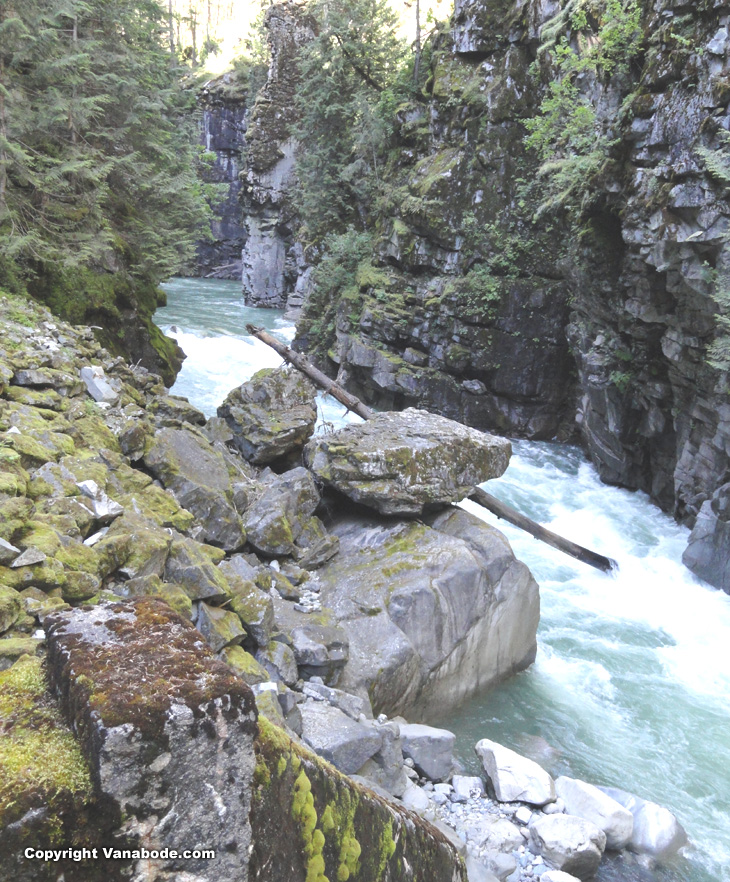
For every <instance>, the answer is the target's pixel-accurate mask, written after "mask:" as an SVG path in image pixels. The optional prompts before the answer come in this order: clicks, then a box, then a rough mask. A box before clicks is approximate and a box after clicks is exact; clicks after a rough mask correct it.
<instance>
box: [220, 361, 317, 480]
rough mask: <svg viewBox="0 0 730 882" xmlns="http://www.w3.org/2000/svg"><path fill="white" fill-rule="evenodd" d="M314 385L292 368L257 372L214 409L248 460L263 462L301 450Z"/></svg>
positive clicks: (308, 431) (312, 412)
mask: <svg viewBox="0 0 730 882" xmlns="http://www.w3.org/2000/svg"><path fill="white" fill-rule="evenodd" d="M314 396H315V390H314V386H313V385H312V384H311V383H310V382H309V380H307V379H306V378H305V377H303V376H302V375H301V374H300V373H298V372H297V371H295V370H293V369H288V368H276V369H266V370H262V371H259V372H258V373H256V374H254V376H253V377H252V378H251V379H250V380H249V381H248V382H247V383H244V384H243V385H242V386H239V387H238V388H237V389H233V390H232V391H231V392H229V394H228V396H227V398H226V400H225V401H224V402H223V404H222V405H221V406H220V407H219V408H218V416H219V417H223V419H225V420H226V422H227V423H228V426H229V427H230V429H231V431H232V432H233V442H234V444H235V445H236V447H237V448H238V449H239V450H240V451H241V453H242V454H243V456H244V457H245V458H246V459H247V460H248V461H249V462H253V463H257V464H265V463H270V462H274V461H275V460H277V459H281V458H282V457H284V456H287V455H288V454H291V453H292V452H294V451H298V450H301V449H302V447H303V446H304V444H305V443H306V441H307V440H308V439H309V438H310V437H311V435H312V433H313V432H314V424H315V422H316V419H317V407H316V404H315V397H314Z"/></svg>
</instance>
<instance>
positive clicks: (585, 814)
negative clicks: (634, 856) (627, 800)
mask: <svg viewBox="0 0 730 882" xmlns="http://www.w3.org/2000/svg"><path fill="white" fill-rule="evenodd" d="M555 791H556V793H557V795H558V796H559V797H560V798H561V799H562V800H563V802H564V803H565V810H566V812H567V813H568V814H569V815H575V816H576V817H578V818H584V819H585V820H586V821H590V822H591V823H592V824H595V825H596V827H598V828H599V829H601V830H603V832H604V833H605V834H606V848H610V849H613V850H615V851H619V850H620V849H622V848H625V847H626V846H627V844H628V842H629V840H630V839H631V834H632V832H633V829H634V818H633V816H632V814H631V812H630V811H629V810H628V809H626V808H624V807H623V806H622V805H621V804H620V803H618V802H616V800H615V799H612V798H611V797H610V796H608V794H606V793H604V792H603V791H602V790H599V789H598V787H594V785H593V784H587V783H586V782H585V781H579V780H578V779H577V778H567V777H565V776H561V777H560V778H558V779H557V780H556V781H555Z"/></svg>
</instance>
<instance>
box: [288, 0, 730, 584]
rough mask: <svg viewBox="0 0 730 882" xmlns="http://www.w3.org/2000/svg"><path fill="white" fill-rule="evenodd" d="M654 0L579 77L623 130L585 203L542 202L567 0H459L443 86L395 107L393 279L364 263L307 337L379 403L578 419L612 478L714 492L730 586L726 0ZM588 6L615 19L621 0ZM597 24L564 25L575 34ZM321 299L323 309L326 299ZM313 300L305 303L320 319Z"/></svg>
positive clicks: (720, 558) (523, 420)
mask: <svg viewBox="0 0 730 882" xmlns="http://www.w3.org/2000/svg"><path fill="white" fill-rule="evenodd" d="M562 5H563V6H565V4H562ZM578 5H580V4H578ZM573 7H575V8H577V6H576V4H573V5H572V6H571V8H573ZM636 8H637V14H638V33H639V36H640V42H641V48H640V50H638V51H637V52H636V53H634V55H633V57H632V58H631V61H630V64H628V65H626V66H624V68H621V66H620V65H619V64H616V65H615V66H614V67H613V68H610V69H609V67H607V68H606V69H605V70H603V71H602V72H599V73H598V74H595V73H583V74H581V75H579V76H577V77H575V79H574V85H575V88H576V96H577V97H576V99H575V100H576V102H577V101H581V102H587V104H588V105H589V106H590V108H591V111H590V112H591V113H593V114H594V115H595V131H596V132H603V133H604V138H605V139H607V141H606V143H604V144H603V146H602V148H601V149H602V150H603V151H604V152H603V154H602V158H601V162H600V163H599V165H598V166H597V167H596V168H595V169H594V171H593V172H592V173H591V174H590V175H589V174H586V175H585V176H584V179H583V180H577V181H576V180H574V181H573V182H572V185H573V186H577V188H578V190H579V191H580V192H581V194H582V196H581V198H580V199H578V200H577V203H574V207H573V209H572V210H571V211H569V212H567V213H561V212H559V211H558V212H556V211H552V212H548V213H547V214H543V215H542V217H541V218H540V219H539V220H538V221H536V220H535V216H536V209H537V208H538V206H539V205H540V204H541V202H544V200H545V198H547V196H548V190H547V187H548V177H546V176H544V175H542V176H541V175H540V174H538V167H539V165H540V162H541V160H540V158H539V157H538V156H537V155H535V154H533V153H530V152H529V151H528V150H527V149H526V147H525V143H524V139H525V136H526V134H527V133H528V130H527V126H526V121H527V120H529V119H535V118H536V117H538V115H539V108H540V102H541V101H542V98H543V97H544V96H545V95H546V94H547V92H546V90H547V88H548V84H549V83H550V81H557V80H559V79H560V76H561V72H560V70H559V69H558V68H556V66H555V64H554V63H550V62H549V61H548V59H549V57H550V54H549V52H547V53H543V54H541V55H539V56H538V50H539V48H540V45H541V42H542V43H544V41H545V33H544V32H543V26H544V25H545V24H546V22H548V21H550V20H551V19H553V17H554V16H555V14H556V12H558V11H559V9H558V6H557V5H556V4H554V3H547V2H543V0H520V2H507V0H503V2H499V3H495V2H491V0H490V2H487V0H458V2H457V3H456V9H455V14H454V17H453V19H452V22H451V24H450V27H449V29H447V30H444V31H443V32H442V33H441V34H440V35H439V36H438V37H437V39H436V42H435V44H434V51H433V56H432V62H431V72H430V73H431V75H430V78H429V80H428V83H427V86H426V91H427V93H428V96H427V97H426V99H425V100H424V101H419V102H412V103H409V104H405V105H404V106H403V107H402V108H400V109H399V111H398V115H397V116H398V125H399V129H398V131H399V139H400V145H399V150H398V151H397V153H394V154H393V155H392V156H391V159H390V164H389V166H388V169H387V172H386V174H387V175H388V178H389V185H390V187H391V192H392V200H391V205H390V206H387V205H386V206H385V208H384V210H383V213H382V215H381V216H380V218H379V220H378V225H377V229H376V230H375V233H376V244H375V248H374V253H373V255H372V257H371V258H369V259H368V261H367V262H368V263H369V264H370V265H371V268H372V267H374V268H375V271H376V274H377V279H374V278H373V273H372V272H370V273H365V272H359V274H358V279H357V280H356V285H354V286H351V287H349V288H347V289H346V290H345V291H344V293H343V294H342V296H341V297H340V298H339V299H338V300H337V301H336V302H335V303H333V304H331V305H330V306H329V313H328V316H329V318H328V321H329V325H328V328H326V329H325V330H326V333H324V334H319V335H318V336H317V337H316V338H315V337H314V336H311V337H308V336H307V335H306V333H305V334H304V335H303V336H302V337H301V338H300V344H301V346H302V347H303V348H309V349H311V350H312V351H314V352H316V353H317V354H318V355H319V357H320V359H321V360H323V361H327V360H329V366H330V368H331V369H332V371H333V372H338V373H339V379H340V380H341V381H343V382H344V383H345V384H346V385H347V386H348V387H349V388H350V389H352V390H353V391H355V392H356V393H359V394H360V395H362V396H363V397H365V398H366V400H368V401H369V402H371V403H374V404H376V405H378V406H380V407H383V408H401V407H404V406H409V405H414V406H422V407H425V408H427V409H431V410H434V411H437V412H439V413H442V414H445V415H447V416H451V417H453V418H456V419H459V420H463V421H464V422H467V423H469V424H471V425H475V426H478V427H480V428H485V429H491V430H496V431H501V432H504V433H509V434H516V435H523V436H527V437H535V438H553V437H558V438H561V437H570V436H574V435H577V436H579V437H580V438H582V440H583V442H584V444H585V446H586V448H587V450H588V453H589V455H590V457H591V458H592V460H593V462H594V463H595V465H596V466H597V468H598V470H599V472H600V474H601V475H602V477H603V478H604V479H605V480H606V481H608V482H611V483H615V484H619V485H621V486H626V487H630V488H639V489H642V490H645V491H646V492H647V493H649V494H650V496H651V497H652V498H653V499H654V500H655V501H656V502H657V503H658V504H659V505H660V506H661V507H662V508H663V509H665V510H667V511H669V512H672V513H673V514H674V515H675V516H676V517H677V518H678V519H680V520H681V521H683V522H686V523H688V524H690V525H692V524H693V523H694V520H695V518H696V517H697V514H698V512H699V509H700V507H701V506H702V504H703V502H706V507H705V510H704V515H703V527H702V532H701V535H700V534H699V533H698V534H697V536H696V537H694V538H695V539H696V542H695V543H694V546H693V548H694V550H693V552H692V554H689V555H688V556H687V562H688V563H689V564H690V566H693V567H694V568H695V569H696V570H697V571H698V572H700V573H701V574H702V575H703V577H704V578H709V579H710V580H711V581H714V582H715V584H718V585H721V586H723V587H725V588H730V583H729V582H728V579H729V578H730V577H729V576H728V575H727V573H730V560H728V555H727V553H724V554H723V553H722V551H721V549H722V546H723V545H725V544H726V542H725V540H724V539H723V538H722V537H725V536H727V535H728V529H729V528H728V514H727V508H728V507H727V505H726V504H725V503H724V502H723V500H724V499H725V498H726V497H727V496H728V484H727V474H728V468H729V466H730V462H729V459H728V453H727V451H728V449H730V444H729V443H728V442H729V441H730V412H729V411H728V405H727V374H726V373H721V372H719V371H717V370H716V369H714V368H712V367H710V366H709V365H708V362H707V348H708V346H709V345H710V344H711V343H712V341H713V339H714V338H715V335H716V333H717V331H718V325H717V319H716V313H717V311H718V306H717V303H716V302H715V300H714V299H713V291H714V286H715V284H716V281H715V278H716V277H715V272H716V270H720V271H722V270H723V268H724V267H725V266H726V265H727V255H726V251H727V248H726V233H727V228H728V214H729V213H728V208H727V201H726V199H725V190H724V185H723V184H722V183H721V182H720V181H719V180H718V179H717V177H713V174H712V173H711V171H710V169H709V167H708V164H707V162H706V160H705V159H704V158H703V156H702V154H701V151H702V149H703V148H704V149H706V150H708V151H710V152H713V151H715V150H718V149H719V148H721V147H722V144H723V141H722V134H723V132H724V131H726V130H727V128H728V101H729V100H730V87H729V85H728V77H727V58H728V27H727V10H726V8H725V6H724V5H721V4H718V3H712V2H703V3H690V2H687V0H673V2H666V0H640V2H638V4H637V5H636ZM581 9H584V12H585V14H586V15H587V16H588V20H589V21H590V20H592V19H591V18H590V17H591V16H594V18H595V20H596V21H598V20H600V16H601V15H602V14H603V13H602V10H604V9H605V4H602V3H588V4H583V6H582V7H581ZM567 20H568V19H566V21H567ZM589 27H590V26H589ZM548 30H549V29H548ZM578 30H579V28H578V26H576V27H575V28H574V32H573V33H571V32H570V29H569V27H568V26H567V25H566V26H565V27H564V28H563V31H562V34H563V35H567V39H568V43H569V45H571V46H573V47H574V48H575V49H576V50H577V49H578V47H579V43H580V38H579V37H578V36H576V33H577V31H578ZM559 36H560V35H559ZM607 51H608V50H607ZM610 51H615V47H614V49H613V50H610ZM536 59H539V60H538V64H537V65H536V66H533V67H532V68H531V65H533V62H535V60H536ZM606 133H607V134H606ZM608 141H610V144H609V143H608ZM723 149H726V148H723ZM525 185H527V186H525ZM581 206H582V207H581ZM361 269H362V268H361ZM311 308H312V309H314V310H315V312H316V313H317V314H319V315H320V317H321V313H322V304H321V303H318V302H315V300H312V307H311ZM316 318H317V315H316V314H315V313H312V314H311V315H309V316H308V314H307V312H306V311H305V323H304V325H303V327H307V320H308V319H309V320H311V321H313V320H314V319H316ZM311 321H310V322H309V323H310V324H311ZM321 324H322V323H321V322H320V325H319V326H318V327H320V330H321ZM718 537H719V538H718Z"/></svg>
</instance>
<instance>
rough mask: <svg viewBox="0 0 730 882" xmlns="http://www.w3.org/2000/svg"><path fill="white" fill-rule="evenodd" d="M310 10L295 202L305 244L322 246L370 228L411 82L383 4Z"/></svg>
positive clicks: (374, 0)
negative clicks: (331, 236) (312, 22)
mask: <svg viewBox="0 0 730 882" xmlns="http://www.w3.org/2000/svg"><path fill="white" fill-rule="evenodd" d="M308 11H309V12H310V13H311V14H312V15H313V16H314V17H315V19H316V21H317V24H318V34H317V36H316V38H315V39H314V40H313V41H312V42H311V43H309V44H308V45H307V46H306V47H305V48H304V50H303V51H302V57H301V59H300V72H301V81H300V86H299V89H298V93H297V96H296V101H297V105H298V108H299V112H300V116H301V129H300V133H299V140H300V142H301V144H302V151H301V153H300V155H299V158H298V161H297V175H298V179H299V186H298V190H297V193H296V203H297V207H298V210H299V214H300V216H301V217H302V218H303V219H304V223H305V230H304V231H303V232H304V234H305V238H306V239H308V240H309V241H320V240H321V239H322V238H323V237H324V236H325V235H327V234H328V233H332V232H343V231H344V230H345V229H346V228H347V227H348V226H350V225H353V226H357V227H359V228H361V229H362V228H364V227H365V226H366V224H367V215H368V211H369V209H370V207H371V205H372V202H373V200H374V198H375V196H376V194H377V193H378V192H379V191H380V190H382V189H383V188H384V187H385V183H384V182H383V178H382V175H383V166H384V161H385V151H386V149H387V146H388V143H389V141H390V139H391V137H392V132H393V119H394V113H395V108H396V107H397V105H398V103H399V101H400V100H401V97H402V94H403V93H404V90H406V89H407V88H409V87H410V83H409V82H408V77H407V76H406V75H405V74H404V71H405V66H406V57H407V47H406V45H405V43H404V42H403V41H402V40H400V39H399V38H398V37H397V36H396V33H395V30H396V25H397V19H396V16H395V15H394V13H393V11H392V9H391V8H390V7H389V5H388V3H387V2H385V0H312V2H311V3H310V4H309V7H308ZM406 84H407V85H406Z"/></svg>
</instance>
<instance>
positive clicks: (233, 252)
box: [195, 72, 248, 279]
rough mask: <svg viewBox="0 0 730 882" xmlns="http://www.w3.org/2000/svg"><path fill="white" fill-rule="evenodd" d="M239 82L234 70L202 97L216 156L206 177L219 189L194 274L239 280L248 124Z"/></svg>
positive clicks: (207, 139) (204, 123) (206, 136)
mask: <svg viewBox="0 0 730 882" xmlns="http://www.w3.org/2000/svg"><path fill="white" fill-rule="evenodd" d="M241 78H242V77H241V76H240V75H237V74H236V72H231V73H227V74H224V75H223V76H222V77H219V78H218V79H217V80H213V81H211V82H209V83H206V84H205V86H203V88H202V89H201V91H200V95H199V98H198V106H199V108H200V111H201V120H200V129H201V131H200V140H201V144H202V146H203V147H204V148H205V150H206V152H207V153H209V154H214V156H215V158H214V159H213V161H212V164H211V165H210V167H209V168H208V170H207V172H206V174H205V179H206V182H207V183H212V184H218V185H221V186H220V193H219V197H218V200H217V201H216V202H215V203H214V205H213V218H212V220H211V235H212V239H210V240H207V241H202V242H199V243H198V253H197V259H196V265H195V269H196V273H197V274H198V275H200V276H206V277H208V278H215V279H240V278H241V251H242V249H243V246H244V244H245V242H246V233H245V230H244V227H243V218H242V215H241V204H240V194H241V189H242V181H241V171H242V164H243V155H244V151H245V149H246V126H247V121H248V108H247V98H248V95H247V90H246V89H245V88H242V86H241V82H240V80H241ZM211 158H212V157H211Z"/></svg>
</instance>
